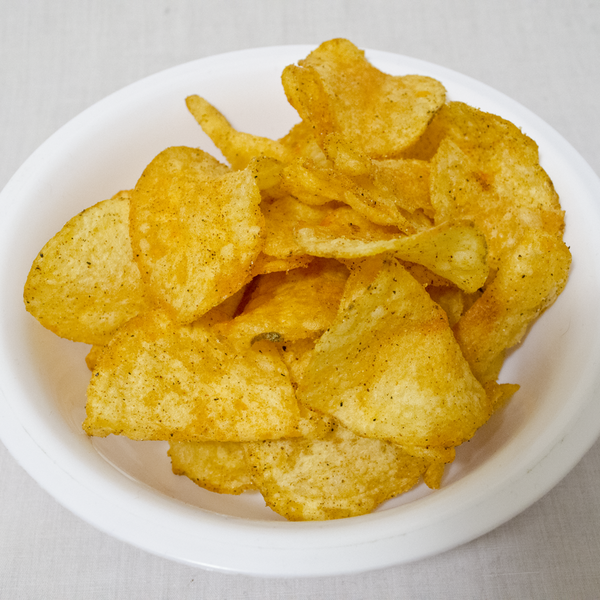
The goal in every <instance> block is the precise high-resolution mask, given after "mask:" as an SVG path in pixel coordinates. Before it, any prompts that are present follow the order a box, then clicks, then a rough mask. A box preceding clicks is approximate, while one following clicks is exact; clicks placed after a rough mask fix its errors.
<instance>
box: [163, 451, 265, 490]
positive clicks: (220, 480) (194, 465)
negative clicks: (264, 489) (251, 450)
mask: <svg viewBox="0 0 600 600" xmlns="http://www.w3.org/2000/svg"><path fill="white" fill-rule="evenodd" d="M169 456H170V457H171V466H172V469H173V473H175V475H185V476H186V477H189V478H190V479H191V480H192V481H193V482H194V483H195V484H196V485H199V486H200V487H202V488H204V489H206V490H209V491H211V492H217V493H219V494H236V495H237V494H241V493H242V492H245V491H246V490H252V489H254V488H255V486H254V483H253V481H252V471H251V469H250V465H249V464H248V462H247V460H246V453H245V450H244V444H243V443H241V442H171V443H170V444H169Z"/></svg>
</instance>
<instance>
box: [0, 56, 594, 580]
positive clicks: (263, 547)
mask: <svg viewBox="0 0 600 600" xmlns="http://www.w3.org/2000/svg"><path fill="white" fill-rule="evenodd" d="M310 50H311V48H310V47H304V46H301V47H299V46H290V47H279V48H264V49H257V50H250V51H245V52H237V53H232V54H226V55H221V56H216V57H212V58H207V59H202V60H198V61H195V62H191V63H188V64H184V65H182V66H179V67H176V68H173V69H169V70H167V71H164V72H162V73H159V74H157V75H155V76H152V77H149V78H147V79H144V80H142V81H140V82H138V83H136V84H133V85H131V86H129V87H127V88H125V89H123V90H121V91H120V92H117V93H116V94H113V95H112V96H109V97H108V98H106V99H105V100H103V101H101V102H99V103H98V104H96V105H95V106H92V107H91V108H90V109H88V110H86V111H85V112H84V113H82V114H81V115H79V116H78V117H77V118H75V119H73V120H72V121H71V122H70V123H68V124H67V125H66V126H65V127H63V128H62V129H61V130H60V131H58V132H57V133H56V134H55V135H54V136H52V137H51V138H50V139H49V140H48V141H47V142H46V143H45V144H44V145H42V146H41V147H40V148H39V149H38V150H37V151H36V152H35V153H34V154H33V156H31V158H30V159H29V160H28V161H27V162H26V163H25V164H24V165H23V166H22V168H21V169H20V170H19V171H18V172H17V173H16V175H15V176H14V177H13V179H12V180H11V181H10V183H9V184H8V185H7V186H6V188H5V189H4V190H3V192H2V195H1V202H0V210H1V213H0V214H1V219H0V227H1V230H0V389H1V394H0V435H1V438H2V441H3V442H4V444H5V445H6V446H7V447H8V449H9V450H10V451H11V452H12V454H13V455H14V456H15V457H16V459H17V460H18V461H19V462H20V463H21V465H22V466H23V467H24V468H25V469H26V470H27V471H28V472H29V473H30V474H31V476H32V477H33V478H34V479H36V480H37V481H38V482H39V484H40V485H41V486H42V487H43V488H45V489H46V490H47V491H48V492H49V493H50V494H52V495H53V496H54V497H55V498H56V499H57V500H58V501H59V502H61V503H62V504H63V505H64V506H66V507H67V508H68V509H70V510H71V511H72V512H74V513H75V514H77V515H79V516H80V517H81V518H83V519H85V520H86V521H88V522H89V523H91V524H92V525H94V526H96V527H97V528H99V529H100V530H102V531H105V532H107V533H109V534H111V535H113V536H115V537H117V538H119V539H121V540H124V541H126V542H129V543H131V544H133V545H135V546H137V547H139V548H142V549H144V550H147V551H149V552H152V553H155V554H158V555H161V556H164V557H168V558H171V559H174V560H177V561H182V562H184V563H187V564H192V565H198V566H202V567H205V568H211V569H218V570H222V571H228V572H237V573H246V574H253V575H262V576H319V575H333V574H341V573H351V572H358V571H364V570H369V569H376V568H383V567H386V566H389V565H393V564H398V563H402V562H408V561H413V560H417V559H419V558H422V557H425V556H429V555H432V554H434V553H438V552H441V551H444V550H447V549H450V548H452V547H455V546H458V545H459V544H462V543H464V542H467V541H469V540H471V539H473V538H475V537H477V536H480V535H482V534H484V533H486V532H488V531H490V530H491V529H493V528H494V527H497V526H498V525H500V524H501V523H503V522H505V521H507V520H508V519H510V518H511V517H513V516H515V515H516V514H517V513H519V512H520V511H522V510H524V509H525V508H526V507H528V506H529V505H531V504H532V503H533V502H535V501H536V500H537V499H538V498H540V497H541V496H542V495H543V494H544V493H546V492H547V491H548V490H549V489H550V488H551V487H552V486H554V485H555V484H556V483H557V482H558V481H559V480H560V479H561V478H562V477H563V476H564V475H565V474H566V473H567V472H568V471H569V470H570V469H571V468H572V467H573V466H574V465H575V463H576V462H577V461H578V460H579V459H580V458H581V457H582V455H583V454H584V453H585V452H586V450H587V449H588V448H589V447H590V446H591V445H592V443H593V442H594V440H595V439H596V437H597V436H598V433H599V431H600V403H599V402H598V391H599V387H600V378H599V375H598V372H599V371H600V370H599V369H598V365H599V364H600V335H599V334H600V322H599V319H600V311H598V310H597V309H596V306H595V299H596V298H598V297H600V290H599V285H600V260H599V254H600V241H599V238H598V237H597V236H598V231H600V204H599V202H598V200H599V199H600V182H599V181H598V179H597V177H596V176H595V175H594V173H593V172H592V171H591V169H590V168H589V167H588V166H587V165H586V163H585V162H584V161H583V160H582V158H581V157H580V156H579V155H578V154H577V153H576V152H575V151H574V150H573V148H571V146H570V145H569V144H568V143H567V142H565V140H564V139H562V138H561V137H560V136H559V135H558V134H557V133H556V132H555V131H554V130H553V129H551V128H550V127H549V126H548V125H546V124H545V123H544V122H542V121H541V120H540V119H539V118H537V117H536V116H534V115H533V114H531V113H530V112H529V111H527V110H526V109H524V108H523V107H522V106H520V105H518V104H516V103H515V102H513V101H512V100H510V99H508V98H506V97H505V96H503V95H502V94H500V93H498V92H496V91H494V90H492V89H490V88H488V87H486V86H484V85H482V84H480V83H478V82H476V81H473V80H472V79H469V78H467V77H464V76H462V75H459V74H457V73H454V72H451V71H448V70H446V69H443V68H441V67H437V66H434V65H431V64H428V63H424V62H421V61H417V60H413V59H409V58H406V57H403V56H397V55H393V54H388V53H383V52H374V51H369V52H367V56H368V58H369V59H370V60H371V61H372V62H373V63H374V64H375V65H376V66H378V67H379V68H381V69H382V70H384V71H386V72H389V73H392V74H397V75H401V74H406V73H420V74H424V75H430V76H433V77H436V78H438V79H439V80H441V81H442V82H443V83H444V84H445V85H446V88H447V90H448V93H449V98H450V99H456V100H463V101H465V102H468V103H469V104H471V105H474V106H476V107H480V108H482V109H484V110H486V111H489V112H493V113H496V114H500V115H501V116H503V117H505V118H508V119H510V120H511V121H513V122H514V123H516V124H517V125H519V126H520V127H522V129H523V130H524V131H525V132H526V133H527V134H529V135H530V136H531V137H532V138H533V139H535V140H536V141H537V142H538V144H539V146H540V151H541V161H542V164H543V166H544V167H545V168H546V170H547V171H548V173H549V174H550V176H551V177H552V179H553V181H554V183H555V186H556V189H557V190H558V192H559V194H560V196H561V201H562V204H563V207H564V208H565V209H566V211H567V232H566V240H567V243H568V244H569V245H570V246H571V250H572V253H573V257H574V260H573V268H572V273H571V277H570V281H569V283H568V286H567V288H566V290H565V292H564V293H563V295H562V296H561V297H560V298H559V300H558V302H557V303H556V304H555V305H554V306H553V307H552V308H551V309H550V310H548V311H547V312H546V313H545V314H544V315H543V316H542V318H541V319H540V320H539V321H538V322H537V323H536V324H535V325H534V326H533V328H532V330H531V332H530V333H529V335H528V337H527V339H526V340H525V342H524V343H523V344H522V346H521V347H520V348H518V349H517V350H515V351H513V352H512V353H511V355H510V357H509V358H508V360H507V362H506V365H505V368H504V369H503V371H502V379H503V380H504V381H510V382H516V383H519V384H521V389H520V391H519V392H518V393H517V395H516V396H515V397H514V398H513V400H512V402H511V404H510V405H509V406H508V408H506V410H504V411H503V412H501V413H499V414H497V415H496V416H495V417H494V418H493V419H492V420H491V421H490V422H489V423H488V424H487V425H486V426H485V427H484V428H482V429H481V430H480V431H479V432H478V433H477V435H476V436H475V438H474V439H473V440H472V441H471V442H469V443H468V444H465V445H464V446H463V447H461V448H459V450H458V453H457V458H456V461H455V463H454V464H453V465H451V467H450V468H449V469H448V472H447V474H446V476H445V478H444V482H443V483H444V485H443V488H442V489H441V490H439V491H436V492H434V493H431V492H430V491H429V490H428V489H427V488H426V487H425V486H424V485H421V486H419V487H418V488H416V489H415V490H413V491H411V492H410V493H408V494H406V495H404V496H401V497H400V498H397V499H394V500H392V501H389V502H388V503H386V504H385V505H383V506H382V507H380V509H378V510H377V511H376V512H375V513H373V514H371V515H367V516H364V517H357V518H351V519H345V520H339V521H331V522H324V523H289V522H286V521H284V520H283V519H281V518H280V517H278V516H277V515H275V514H274V513H272V512H271V511H270V510H269V509H267V508H265V506H264V502H263V501H262V498H261V496H260V495H258V494H256V493H247V494H244V495H242V496H240V497H230V496H224V495H217V494H212V493H210V492H207V491H205V490H202V489H200V488H198V487H196V486H195V485H194V484H193V483H191V482H190V481H189V480H187V479H185V478H181V477H177V476H175V475H173V474H172V473H171V470H170V463H169V459H168V458H167V456H166V448H165V446H166V443H162V442H146V443H144V442H131V441H129V440H127V439H122V438H115V437H110V438H107V439H96V440H94V439H89V438H88V437H87V436H86V435H85V434H84V433H83V432H82V430H81V422H82V420H83V417H84V405H85V389H86V385H87V381H88V378H89V372H88V370H87V368H86V366H85V363H84V357H85V355H86V353H87V350H88V347H87V346H84V345H82V344H75V343H71V342H68V341H65V340H62V339H59V338H57V337H56V336H54V335H53V334H52V333H50V332H48V331H46V330H44V329H43V328H42V327H41V326H40V325H39V324H38V323H37V322H36V321H35V320H34V319H33V318H32V317H31V316H30V315H28V314H27V313H26V312H25V309H24V306H23V301H22V290H23V285H24V282H25V278H26V276H27V273H28V271H29V267H30V265H31V262H32V260H33V258H34V257H35V255H36V254H37V252H38V251H39V250H40V249H41V247H42V246H43V245H44V243H45V242H46V241H47V240H48V239H50V237H52V235H54V233H55V232H56V231H58V230H59V229H60V228H61V227H62V225H63V224H64V223H65V222H66V221H67V220H68V219H69V218H70V217H72V216H73V215H75V214H76V213H77V212H79V211H80V210H82V209H83V208H85V207H87V206H90V205H92V204H94V203H96V202H98V201H100V200H103V199H105V198H108V197H110V196H112V195H113V194H114V193H115V192H117V191H118V190H120V189H128V188H132V187H133V186H134V185H135V183H136V181H137V179H138V177H139V175H140V174H141V172H142V170H143V168H144V167H145V166H146V164H147V163H149V162H150V160H151V159H152V158H153V157H154V156H155V155H156V154H157V153H158V152H160V151H161V150H163V149H164V148H166V147H168V146H171V145H190V146H200V147H202V148H204V149H205V150H208V151H209V152H213V153H216V149H215V148H214V146H213V145H212V143H211V142H210V141H209V140H208V138H207V137H206V136H205V135H204V134H203V132H202V131H201V129H200V128H199V127H198V126H197V125H196V123H195V121H194V120H193V118H192V117H191V116H190V115H189V114H188V111H187V110H186V107H185V104H184V99H185V97H186V96H187V95H189V94H200V95H202V96H204V97H206V98H207V99H208V100H209V101H211V102H212V103H213V104H215V105H216V106H217V107H218V108H219V109H220V110H221V111H222V112H223V113H224V114H225V115H226V116H227V117H228V118H229V119H230V120H231V122H232V123H233V125H234V126H236V127H237V128H239V129H241V130H244V131H249V132H252V133H256V134H261V135H266V136H269V137H280V136H282V135H283V134H285V133H286V132H287V131H288V130H289V128H290V126H291V125H292V124H293V123H295V122H296V120H297V115H296V114H295V112H294V110H293V109H292V108H291V107H290V106H289V105H288V104H287V102H286V100H285V96H284V93H283V90H282V88H281V83H280V75H281V71H282V70H283V68H284V67H285V66H286V65H287V64H290V63H293V62H296V61H297V60H298V59H300V58H302V57H303V56H306V54H307V53H308V52H309V51H310ZM216 154H217V155H218V153H216Z"/></svg>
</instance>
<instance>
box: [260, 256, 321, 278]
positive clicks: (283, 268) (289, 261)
mask: <svg viewBox="0 0 600 600" xmlns="http://www.w3.org/2000/svg"><path fill="white" fill-rule="evenodd" d="M313 258H314V257H312V256H310V255H308V254H302V255H301V256H288V257H287V258H277V257H276V256H269V255H268V254H265V253H264V252H261V253H260V254H259V255H258V256H257V257H256V260H255V261H254V264H253V265H252V271H251V272H250V275H251V277H252V278H254V277H258V275H266V274H267V273H279V272H287V271H291V270H292V269H300V268H302V267H308V265H309V264H310V263H311V262H312V261H313Z"/></svg>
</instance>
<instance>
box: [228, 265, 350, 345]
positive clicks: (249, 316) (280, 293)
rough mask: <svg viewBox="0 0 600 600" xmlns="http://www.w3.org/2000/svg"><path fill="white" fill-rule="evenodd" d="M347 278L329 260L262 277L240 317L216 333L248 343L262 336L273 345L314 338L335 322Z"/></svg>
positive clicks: (339, 267)
mask: <svg viewBox="0 0 600 600" xmlns="http://www.w3.org/2000/svg"><path fill="white" fill-rule="evenodd" d="M347 278H348V270H347V269H346V267H345V266H344V265H342V264H341V263H339V262H338V261H336V260H328V259H315V260H313V261H312V262H311V263H310V264H309V265H308V267H306V268H305V269H294V270H292V271H289V272H287V273H283V272H279V273H269V274H268V275H262V276H261V277H260V278H259V279H258V281H257V283H256V287H255V288H254V291H253V292H252V294H251V296H250V298H249V300H248V303H247V304H246V305H245V307H244V309H243V311H242V313H241V314H239V315H238V316H237V317H236V318H235V319H234V320H233V321H230V322H228V323H223V324H221V325H219V327H218V331H220V332H221V333H223V334H224V335H227V336H229V337H232V338H238V339H244V340H246V342H247V343H250V342H251V341H252V340H254V339H260V338H261V337H265V336H267V337H266V339H270V340H272V341H276V342H279V341H290V340H298V339H302V338H307V337H315V336H316V335H318V334H320V333H321V332H323V331H324V330H325V329H327V327H329V325H330V324H331V322H332V321H333V319H334V318H335V315H336V314H337V310H338V306H339V303H340V299H341V297H342V293H343V290H344V284H345V283H346V279H347Z"/></svg>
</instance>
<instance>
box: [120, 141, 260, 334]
mask: <svg viewBox="0 0 600 600" xmlns="http://www.w3.org/2000/svg"><path fill="white" fill-rule="evenodd" d="M259 204H260V193H259V191H258V188H257V187H256V184H255V183H254V180H253V177H252V174H251V173H250V171H236V172H228V169H227V168H226V167H224V166H223V165H221V164H220V163H218V162H217V161H216V160H215V159H213V158H211V157H210V156H209V155H207V154H205V153H204V152H202V151H201V150H196V149H193V148H185V147H175V148H168V149H167V150H165V151H163V152H161V153H160V154H159V155H158V156H157V157H156V158H155V159H154V160H153V161H152V162H151V163H150V164H149V165H148V167H147V168H146V169H145V171H144V173H143V175H142V177H141V178H140V180H139V182H138V184H137V186H136V189H135V192H134V193H133V195H132V198H131V212H130V230H131V240H132V246H133V249H134V255H135V259H136V261H137V263H138V265H139V267H140V271H141V274H142V279H143V280H144V283H145V284H146V288H147V290H148V293H149V294H152V296H153V297H154V299H155V301H156V302H157V304H159V305H160V306H161V307H163V308H164V309H166V310H168V311H169V312H170V314H171V315H172V317H173V318H174V319H176V320H177V321H178V322H180V323H189V322H191V321H193V320H194V319H197V318H198V317H199V316H201V315H202V314H204V313H205V312H207V311H208V310H209V309H211V308H212V307H213V306H216V305H217V304H220V303H221V302H222V301H223V300H224V299H225V298H227V297H228V296H230V295H232V294H234V293H235V292H237V291H238V290H239V289H240V288H241V287H242V286H243V285H244V284H245V283H247V281H248V280H249V279H250V273H251V269H252V264H253V262H254V260H255V259H256V257H257V256H258V254H259V253H260V251H261V248H262V243H263V240H262V235H263V234H262V230H263V226H264V218H263V216H262V213H261V212H260V208H259Z"/></svg>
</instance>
